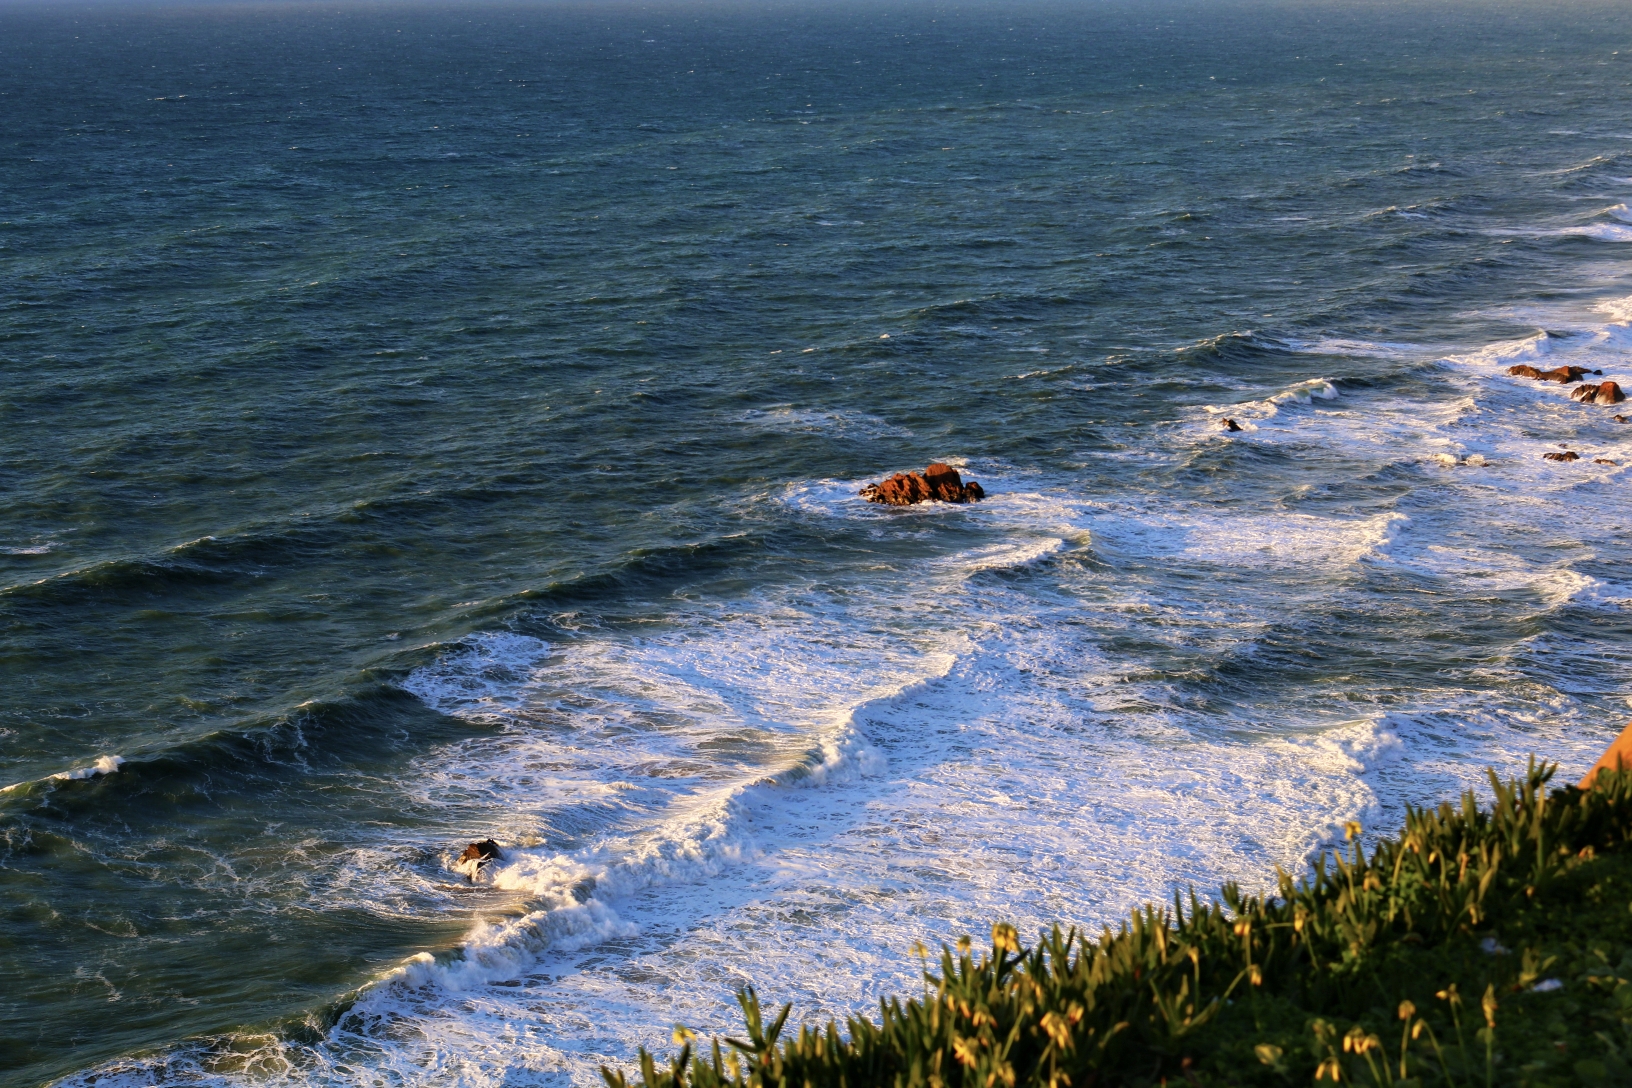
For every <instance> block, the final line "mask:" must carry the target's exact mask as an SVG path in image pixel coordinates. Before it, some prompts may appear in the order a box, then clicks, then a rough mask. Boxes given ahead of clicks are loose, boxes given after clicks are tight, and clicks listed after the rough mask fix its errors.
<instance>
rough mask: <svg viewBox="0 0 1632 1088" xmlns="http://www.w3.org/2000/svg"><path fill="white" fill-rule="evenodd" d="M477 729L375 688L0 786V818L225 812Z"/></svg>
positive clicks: (370, 768) (142, 818) (79, 820)
mask: <svg viewBox="0 0 1632 1088" xmlns="http://www.w3.org/2000/svg"><path fill="white" fill-rule="evenodd" d="M406 671H407V670H406V669H404V670H403V672H406ZM478 728H480V725H479V724H478V723H474V722H470V721H466V720H463V719H459V718H453V717H450V716H448V715H445V714H439V713H437V712H436V711H434V710H431V709H430V708H428V707H426V706H425V705H424V704H423V703H421V702H420V701H419V700H418V699H416V698H414V697H413V696H412V695H410V694H408V693H407V692H405V691H402V690H401V689H400V688H398V687H396V686H395V685H394V684H390V683H382V682H375V683H373V684H370V685H367V686H364V687H362V688H361V689H360V690H358V691H355V692H353V693H351V694H348V695H345V696H341V697H338V698H334V699H329V700H318V701H312V702H308V703H304V704H302V705H301V706H299V707H297V708H293V709H290V710H288V711H285V712H283V713H280V714H277V715H270V716H266V717H262V718H261V719H260V720H259V721H252V722H248V723H244V724H242V725H238V726H235V727H232V728H222V729H217V730H214V731H212V732H209V733H205V734H202V735H200V736H195V737H191V738H188V739H186V740H183V741H180V742H177V743H173V744H170V745H168V746H166V747H162V748H158V749H154V750H149V751H142V750H135V751H130V752H126V753H121V754H120V762H119V765H118V766H117V768H116V769H113V770H109V771H106V772H104V773H98V774H94V775H87V776H84V777H71V776H68V775H64V774H63V773H62V772H49V773H46V774H44V775H42V776H40V777H38V778H35V779H25V780H23V781H20V782H16V783H14V784H12V785H10V786H8V787H6V788H5V789H0V813H5V814H7V815H8V816H10V817H12V818H16V819H23V818H26V817H28V816H30V815H35V816H43V815H48V816H49V817H50V818H51V819H52V820H53V821H65V822H67V823H68V824H73V825H79V824H89V823H107V824H119V823H122V822H125V821H127V820H128V821H131V822H134V823H146V822H148V821H150V820H152V819H154V818H160V819H170V818H175V817H180V816H182V815H183V814H185V813H187V812H189V811H192V810H201V809H216V808H219V807H220V805H221V804H222V803H223V799H226V798H230V797H232V796H233V794H234V791H238V790H243V791H252V792H249V793H248V794H247V795H250V796H253V795H254V792H253V791H265V790H269V789H278V788H282V787H286V786H290V785H293V784H296V783H299V782H302V781H305V780H307V779H310V778H312V777H313V776H318V775H322V776H334V777H336V778H340V779H344V778H346V777H347V776H349V775H352V774H354V773H361V774H366V775H367V776H375V775H379V774H382V773H389V771H390V770H391V768H392V767H393V766H395V765H400V764H401V763H404V762H406V761H407V760H408V759H411V758H412V757H413V756H414V755H415V754H418V753H419V752H422V751H425V750H427V749H429V748H431V747H434V746H436V745H438V744H442V743H446V742H448V741H451V740H455V739H458V738H460V737H464V736H468V735H470V733H471V732H472V730H474V729H478ZM65 770H66V768H65Z"/></svg>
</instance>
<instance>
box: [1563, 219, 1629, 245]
mask: <svg viewBox="0 0 1632 1088" xmlns="http://www.w3.org/2000/svg"><path fill="white" fill-rule="evenodd" d="M1555 233H1557V234H1558V235H1559V236H1560V237H1564V238H1591V239H1593V240H1594V241H1599V242H1632V226H1628V225H1624V224H1621V223H1582V224H1580V225H1579V226H1573V227H1564V228H1563V229H1561V230H1559V231H1557V232H1555Z"/></svg>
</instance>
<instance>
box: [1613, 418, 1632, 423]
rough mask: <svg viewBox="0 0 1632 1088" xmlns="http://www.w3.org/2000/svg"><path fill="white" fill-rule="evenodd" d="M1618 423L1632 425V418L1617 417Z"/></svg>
mask: <svg viewBox="0 0 1632 1088" xmlns="http://www.w3.org/2000/svg"><path fill="white" fill-rule="evenodd" d="M1615 422H1616V423H1632V416H1616V417H1615Z"/></svg>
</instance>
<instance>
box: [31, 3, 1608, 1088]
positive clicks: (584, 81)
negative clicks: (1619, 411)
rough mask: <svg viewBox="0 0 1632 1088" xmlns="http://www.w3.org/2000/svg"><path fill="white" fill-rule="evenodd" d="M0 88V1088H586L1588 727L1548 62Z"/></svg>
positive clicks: (1580, 288) (984, 57) (1032, 19)
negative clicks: (738, 991) (330, 1087)
mask: <svg viewBox="0 0 1632 1088" xmlns="http://www.w3.org/2000/svg"><path fill="white" fill-rule="evenodd" d="M0 61H3V63H0V115H3V116H4V117H5V118H6V124H5V125H4V126H3V129H0V148H3V153H0V270H3V282H4V283H5V285H6V290H5V291H4V292H3V294H0V368H3V374H4V381H3V382H0V786H5V787H7V788H5V789H4V791H3V792H0V1082H3V1083H6V1084H18V1085H25V1084H28V1085H31V1084H39V1083H44V1082H49V1081H53V1080H57V1079H60V1078H64V1077H66V1078H68V1081H69V1082H70V1083H92V1082H95V1083H102V1084H124V1083H128V1084H146V1083H150V1082H151V1081H152V1080H153V1079H154V1078H159V1077H164V1078H170V1079H172V1080H176V1081H181V1082H190V1081H209V1082H217V1081H233V1082H239V1081H261V1080H276V1081H300V1082H322V1083H340V1082H344V1083H370V1084H374V1083H416V1084H417V1083H438V1084H442V1083H469V1084H484V1085H485V1084H495V1085H496V1084H529V1083H550V1084H557V1083H560V1084H567V1083H572V1084H590V1083H598V1079H597V1076H596V1073H595V1066H596V1065H597V1064H598V1063H599V1062H601V1061H616V1062H626V1061H628V1060H629V1058H630V1056H631V1055H632V1053H633V1051H634V1048H635V1047H636V1046H638V1045H648V1046H661V1045H666V1040H667V1039H668V1033H669V1029H670V1027H671V1025H672V1024H673V1023H674V1022H676V1021H683V1022H686V1023H689V1024H692V1025H693V1026H696V1027H699V1028H700V1029H708V1028H711V1027H718V1026H720V1025H723V1024H724V1023H726V1022H727V1021H728V1014H729V1004H730V997H731V994H732V992H733V990H734V989H735V988H736V987H738V986H740V985H743V984H747V983H752V984H754V985H757V986H759V987H760V989H761V990H762V992H764V993H766V994H767V996H768V997H773V998H775V999H777V1000H781V999H784V998H785V999H791V1000H795V1001H796V1002H797V1003H798V1016H800V1017H805V1016H809V1017H816V1016H822V1015H830V1014H832V1013H834V1012H838V1011H844V1010H848V1009H860V1008H865V1007H866V1006H867V1005H868V1003H869V1002H871V1001H872V1000H874V999H875V998H876V996H877V995H879V994H881V993H892V992H897V991H899V990H902V989H904V988H911V987H912V986H914V985H915V981H914V978H915V968H916V964H915V961H913V960H912V958H911V956H910V955H909V954H908V951H907V950H908V948H909V947H910V946H911V944H912V942H913V941H914V940H920V939H921V940H925V941H927V942H931V943H933V942H934V941H937V940H944V939H949V938H951V937H955V936H956V935H957V934H959V933H963V932H971V931H974V932H978V931H980V930H981V929H983V928H984V927H985V926H986V925H988V924H989V923H990V921H991V919H993V918H995V917H1007V918H1010V919H1013V920H1015V921H1017V922H1019V923H1020V924H1022V928H1028V927H1029V929H1031V930H1034V929H1035V928H1036V927H1037V926H1040V925H1043V924H1045V923H1047V922H1049V921H1052V920H1055V919H1062V920H1067V921H1077V922H1099V921H1104V920H1107V919H1111V918H1114V917H1115V916H1116V914H1117V913H1118V912H1120V911H1123V910H1125V909H1127V908H1128V907H1129V906H1131V905H1132V904H1134V903H1137V902H1140V901H1142V900H1144V899H1147V898H1152V897H1159V896H1162V895H1164V894H1166V893H1167V891H1168V890H1169V889H1170V888H1171V887H1175V886H1183V885H1185V884H1187V883H1191V882H1194V883H1197V884H1199V885H1201V886H1203V887H1206V886H1211V885H1214V884H1216V883H1217V882H1218V881H1219V880H1222V879H1226V878H1235V879H1241V880H1244V881H1246V882H1247V883H1249V884H1253V883H1254V882H1258V883H1261V882H1262V881H1264V880H1265V879H1267V876H1268V874H1269V873H1270V872H1271V871H1272V867H1273V865H1275V864H1283V865H1287V866H1295V865H1296V864H1298V863H1299V861H1300V860H1301V859H1302V858H1303V857H1305V856H1306V855H1307V854H1308V853H1309V852H1310V851H1311V850H1313V849H1316V848H1318V847H1319V846H1320V845H1321V844H1322V843H1323V842H1325V841H1327V839H1328V837H1329V835H1330V834H1331V831H1332V828H1334V827H1336V826H1338V825H1340V824H1341V822H1342V821H1343V820H1346V819H1349V818H1360V819H1363V820H1365V821H1366V822H1367V823H1368V825H1370V824H1373V823H1378V822H1381V823H1382V824H1383V825H1385V826H1386V824H1387V823H1388V822H1390V821H1392V820H1394V819H1397V817H1398V813H1399V811H1400V806H1401V805H1402V804H1403V803H1404V802H1406V801H1429V800H1437V799H1438V798H1439V797H1441V796H1443V795H1444V794H1445V793H1447V792H1449V791H1451V790H1454V789H1457V788H1460V787H1461V786H1462V785H1463V784H1465V783H1469V782H1473V781H1475V780H1476V779H1477V777H1478V775H1479V774H1480V772H1481V771H1482V769H1483V768H1484V767H1485V766H1487V765H1490V766H1495V767H1497V769H1498V770H1501V771H1503V772H1505V773H1512V772H1514V771H1516V770H1517V769H1519V768H1520V767H1522V765H1523V761H1524V759H1525V757H1526V756H1528V755H1529V754H1530V753H1532V752H1534V753H1538V754H1540V755H1542V756H1544V757H1546V758H1550V759H1557V760H1559V761H1561V762H1562V764H1563V765H1564V770H1565V772H1566V773H1574V772H1578V771H1579V770H1581V769H1584V767H1585V766H1586V765H1587V764H1589V763H1590V762H1591V760H1592V758H1593V757H1594V756H1595V755H1596V753H1597V751H1598V750H1599V749H1601V748H1602V746H1603V745H1604V744H1605V743H1606V742H1607V740H1608V739H1609V738H1610V737H1612V736H1613V735H1614V734H1615V733H1616V732H1617V731H1618V730H1619V728H1620V726H1621V725H1622V724H1624V723H1623V720H1622V719H1623V718H1624V717H1625V715H1626V713H1627V710H1626V704H1627V702H1628V698H1629V697H1632V656H1629V652H1628V635H1629V634H1632V622H1629V617H1628V612H1627V607H1628V602H1632V578H1629V577H1628V576H1627V575H1626V573H1625V570H1626V567H1625V564H1626V562H1627V561H1628V559H1629V558H1632V554H1629V550H1628V545H1627V543H1626V535H1625V524H1626V523H1625V517H1624V513H1623V510H1624V503H1623V501H1622V499H1621V497H1620V489H1621V488H1622V487H1624V486H1625V483H1626V479H1625V471H1626V470H1625V469H1623V468H1622V467H1621V465H1624V464H1627V463H1628V461H1629V459H1632V427H1624V426H1623V425H1621V424H1618V423H1616V422H1615V421H1614V420H1613V414H1614V410H1611V409H1601V408H1592V407H1587V406H1582V405H1578V404H1574V403H1572V402H1570V401H1569V400H1568V398H1567V396H1566V392H1567V391H1566V390H1565V389H1563V388H1562V387H1558V386H1546V387H1543V386H1538V385H1536V384H1535V383H1529V382H1524V381H1520V380H1515V379H1510V378H1507V377H1505V376H1503V373H1502V372H1503V370H1504V369H1505V367H1506V366H1507V365H1510V364H1511V363H1513V362H1542V361H1543V360H1546V362H1545V364H1544V365H1555V364H1556V363H1562V362H1577V363H1582V364H1584V365H1589V366H1591V367H1595V368H1600V369H1604V370H1605V372H1606V374H1608V375H1611V376H1615V375H1621V378H1620V380H1621V381H1622V383H1623V384H1626V385H1632V326H1629V322H1632V276H1629V275H1628V266H1627V255H1628V254H1629V253H1632V249H1629V248H1627V243H1628V242H1632V211H1629V210H1628V203H1627V201H1628V197H1629V196H1632V124H1629V123H1628V122H1627V120H1626V118H1627V116H1628V104H1629V103H1628V87H1629V84H1632V21H1629V20H1628V18H1627V15H1626V11H1625V9H1624V7H1623V6H1621V5H1613V4H1604V5H1590V4H1571V5H1559V6H1548V5H1539V4H1523V5H1519V4H1499V3H1492V4H1467V5H1452V4H1439V3H1403V4H1376V5H1359V6H1357V5H1337V4H1314V5H1306V4H1300V5H1273V4H1247V3H1229V4H1214V5H1205V6H1201V5H1182V4H1168V5H1156V6H1150V5H1138V6H1117V5H1110V4H1094V3H1082V4H1070V5H1067V4H1054V5H1051V4H1041V3H1032V4H1025V5H1017V6H1002V7H997V6H993V7H982V6H972V7H951V6H946V7H936V6H931V5H925V4H912V5H904V6H897V5H889V6H888V10H885V9H884V8H882V7H878V6H871V5H850V6H846V5H825V6H809V7H798V6H778V5H770V6H731V5H703V4H695V5H681V4H671V5H649V6H636V5H618V4H607V5H587V4H586V5H566V4H513V5H511V4H488V5H451V4H440V5H438V4H430V5H409V4H363V3H351V4H336V5H283V4H272V5H260V4H256V5H250V4H218V5H198V6H151V7H149V6H140V7H138V6H112V5H109V6H101V7H65V6H50V7H41V6H26V5H20V6H6V7H0ZM1225 415H1229V416H1231V417H1232V418H1235V419H1237V420H1239V421H1240V422H1241V423H1242V424H1243V425H1244V426H1245V430H1243V431H1242V432H1240V433H1238V434H1233V435H1225V434H1224V433H1223V432H1222V431H1220V429H1219V426H1218V421H1219V419H1220V418H1222V417H1223V416H1225ZM1561 444H1563V445H1567V446H1568V447H1569V448H1571V449H1577V450H1579V451H1580V452H1582V453H1583V454H1585V455H1588V456H1587V457H1586V458H1585V459H1584V460H1582V461H1580V462H1576V463H1574V464H1570V465H1554V464H1551V463H1548V462H1544V461H1543V460H1542V459H1541V454H1542V452H1544V451H1547V450H1553V449H1557V448H1560V445H1561ZM1470 457H1473V458H1474V459H1475V460H1476V461H1477V460H1479V459H1483V460H1484V461H1486V462H1488V464H1486V465H1483V466H1475V465H1470V464H1469V463H1468V459H1469V458H1470ZM1445 458H1449V459H1450V461H1451V462H1452V464H1451V465H1447V464H1445V463H1443V461H1444V459H1445ZM1593 458H1602V459H1604V460H1606V461H1613V462H1618V463H1617V464H1595V463H1593ZM930 460H950V461H952V462H953V463H954V464H957V465H958V466H959V467H960V468H962V469H963V470H964V471H965V473H966V475H968V476H971V477H973V478H976V479H978V480H980V481H981V483H982V484H983V485H984V486H985V487H986V489H987V491H988V492H989V493H990V494H991V495H992V496H993V497H992V499H991V500H990V501H988V502H987V503H983V504H981V505H980V506H978V507H970V508H919V509H913V510H909V511H894V510H883V509H879V508H874V507H869V506H867V504H865V503H862V502H860V501H859V500H858V499H857V498H856V497H855V494H854V493H855V491H856V490H857V488H859V487H860V486H861V485H862V484H863V483H864V482H866V481H868V480H871V479H876V478H879V477H880V476H883V475H887V474H889V473H891V472H895V471H900V470H904V469H909V468H914V467H921V466H922V465H923V464H925V463H927V462H928V461H930ZM488 835H493V836H495V837H496V838H498V839H499V840H500V841H501V842H502V843H503V844H505V846H506V848H507V850H508V852H509V853H508V857H507V860H506V862H505V864H504V865H503V866H501V867H498V868H496V869H494V870H490V871H488V872H486V873H484V874H483V875H482V879H481V880H480V881H478V882H476V883H469V882H467V881H466V880H465V877H464V875H463V874H462V873H461V872H459V871H458V869H457V866H456V864H455V861H454V858H455V856H456V855H457V852H458V850H459V849H460V848H462V846H463V844H464V843H465V842H467V841H469V840H470V839H472V838H478V837H486V836H488Z"/></svg>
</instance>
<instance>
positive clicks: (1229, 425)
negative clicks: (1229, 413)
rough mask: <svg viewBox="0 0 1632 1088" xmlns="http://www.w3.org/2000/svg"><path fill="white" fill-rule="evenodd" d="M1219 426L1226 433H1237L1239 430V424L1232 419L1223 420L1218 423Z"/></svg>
mask: <svg viewBox="0 0 1632 1088" xmlns="http://www.w3.org/2000/svg"><path fill="white" fill-rule="evenodd" d="M1219 426H1220V427H1223V428H1224V429H1225V430H1226V431H1239V430H1240V429H1241V424H1239V423H1237V422H1236V421H1235V420H1233V419H1226V420H1223V421H1221V422H1220V423H1219Z"/></svg>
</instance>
